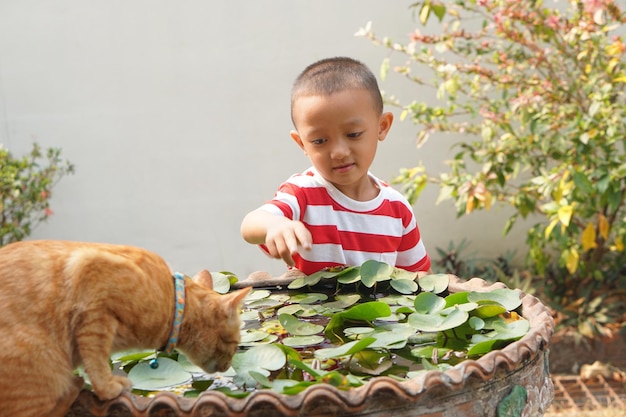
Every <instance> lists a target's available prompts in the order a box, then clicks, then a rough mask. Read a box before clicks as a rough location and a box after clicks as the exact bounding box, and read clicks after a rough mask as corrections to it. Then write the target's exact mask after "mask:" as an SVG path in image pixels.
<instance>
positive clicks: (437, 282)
mask: <svg viewBox="0 0 626 417" xmlns="http://www.w3.org/2000/svg"><path fill="white" fill-rule="evenodd" d="M417 282H418V284H419V286H420V288H421V289H422V290H424V291H430V292H434V293H435V294H441V293H442V292H444V291H445V290H447V289H448V285H449V284H450V277H449V276H448V274H432V275H425V276H423V277H421V278H418V280H417Z"/></svg>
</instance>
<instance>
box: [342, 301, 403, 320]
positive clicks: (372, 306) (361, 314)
mask: <svg viewBox="0 0 626 417" xmlns="http://www.w3.org/2000/svg"><path fill="white" fill-rule="evenodd" d="M337 315H339V316H341V317H342V318H345V319H351V320H365V321H371V320H375V319H377V318H379V317H387V316H390V315H391V308H390V307H389V306H388V305H387V304H385V303H381V302H380V301H370V302H368V303H363V304H358V305H355V306H354V307H351V308H350V309H348V310H346V311H344V312H342V313H338V314H337Z"/></svg>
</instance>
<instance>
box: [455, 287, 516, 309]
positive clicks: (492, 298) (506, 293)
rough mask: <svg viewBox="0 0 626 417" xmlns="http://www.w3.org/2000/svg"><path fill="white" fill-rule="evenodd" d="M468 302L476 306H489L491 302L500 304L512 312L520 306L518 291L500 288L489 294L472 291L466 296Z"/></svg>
mask: <svg viewBox="0 0 626 417" xmlns="http://www.w3.org/2000/svg"><path fill="white" fill-rule="evenodd" d="M467 299H468V301H471V302H474V303H478V304H491V303H493V302H496V303H499V304H501V305H502V306H503V307H504V308H505V309H507V311H513V310H515V309H516V308H517V307H519V306H521V305H522V299H521V297H520V291H519V290H510V289H508V288H500V289H497V290H493V291H489V292H477V291H472V292H471V293H469V295H468V296H467Z"/></svg>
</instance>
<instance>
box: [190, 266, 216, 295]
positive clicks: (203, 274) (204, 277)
mask: <svg viewBox="0 0 626 417" xmlns="http://www.w3.org/2000/svg"><path fill="white" fill-rule="evenodd" d="M193 282H195V283H197V284H200V285H202V286H204V287H206V288H208V289H210V290H212V289H213V277H212V276H211V273H210V272H209V271H207V270H206V269H203V270H202V271H200V272H198V273H197V274H196V275H194V277H193Z"/></svg>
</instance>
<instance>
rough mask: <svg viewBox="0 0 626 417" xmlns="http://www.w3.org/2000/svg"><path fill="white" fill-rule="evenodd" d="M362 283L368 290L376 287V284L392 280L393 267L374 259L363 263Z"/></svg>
mask: <svg viewBox="0 0 626 417" xmlns="http://www.w3.org/2000/svg"><path fill="white" fill-rule="evenodd" d="M360 271H361V282H362V283H363V285H365V286H366V287H368V288H371V287H373V286H374V284H375V283H377V282H380V281H386V280H389V279H391V274H392V272H393V267H392V266H391V265H389V264H386V263H384V262H379V261H376V260H373V259H370V260H368V261H365V262H363V264H362V265H361V269H360Z"/></svg>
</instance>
